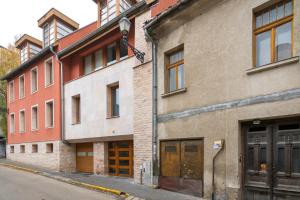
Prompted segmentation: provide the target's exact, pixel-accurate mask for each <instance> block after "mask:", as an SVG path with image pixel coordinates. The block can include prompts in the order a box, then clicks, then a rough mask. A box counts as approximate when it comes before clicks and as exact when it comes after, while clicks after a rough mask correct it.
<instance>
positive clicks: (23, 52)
mask: <svg viewBox="0 0 300 200" xmlns="http://www.w3.org/2000/svg"><path fill="white" fill-rule="evenodd" d="M20 54H21V55H20V56H21V63H24V62H25V61H27V60H28V47H27V45H26V46H24V47H23V48H22V49H21V52H20Z"/></svg>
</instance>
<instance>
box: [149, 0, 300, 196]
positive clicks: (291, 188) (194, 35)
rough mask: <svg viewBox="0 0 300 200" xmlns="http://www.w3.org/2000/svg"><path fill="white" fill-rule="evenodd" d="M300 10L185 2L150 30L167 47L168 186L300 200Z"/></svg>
mask: <svg viewBox="0 0 300 200" xmlns="http://www.w3.org/2000/svg"><path fill="white" fill-rule="evenodd" d="M299 13H300V2H299V1H296V0H295V1H269V0H227V1H218V0H209V1H208V0H198V1H182V2H178V3H177V4H175V5H174V6H172V7H171V8H169V9H168V10H166V11H165V12H163V13H162V14H161V15H160V16H158V17H156V18H154V19H153V20H152V21H150V22H149V23H148V24H147V25H146V30H147V31H148V32H149V33H151V35H152V38H153V40H155V41H156V45H157V46H156V49H157V51H156V55H157V64H156V67H157V79H158V81H157V102H158V107H157V111H158V116H157V120H158V123H157V142H158V148H157V149H158V150H157V155H158V160H159V162H158V166H159V169H160V170H158V171H157V175H159V177H160V178H159V180H160V181H159V184H160V185H161V187H164V188H167V189H171V190H176V191H179V192H183V193H189V194H194V195H197V196H203V197H205V198H210V196H211V194H212V193H213V192H214V191H213V187H214V186H215V193H214V194H215V197H216V198H217V199H230V200H231V199H298V198H300V197H299V195H300V187H299V185H300V179H299V176H298V174H299V172H300V169H299V165H300V163H299V162H300V161H299V160H300V154H299V143H300V140H299V135H300V133H299V131H300V129H299V128H300V126H299V123H300V120H299V114H300V98H299V97H300V79H299V73H300V65H299V53H300V41H299V40H300V39H299V38H300V32H299V30H300V21H299V19H300V16H299ZM154 64H155V63H154ZM222 140H224V142H225V143H224V148H223V149H222V148H218V146H217V145H218V144H219V143H218V142H219V141H222ZM218 151H220V152H219V153H217V152H218ZM291 152H292V153H291ZM215 156H216V157H215ZM214 157H215V168H213V160H214ZM178 170H179V172H178ZM170 171H171V172H170ZM213 172H214V182H215V183H214V184H213V182H212V181H213ZM271 177H273V178H271Z"/></svg>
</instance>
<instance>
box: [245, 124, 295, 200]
mask: <svg viewBox="0 0 300 200" xmlns="http://www.w3.org/2000/svg"><path fill="white" fill-rule="evenodd" d="M245 134H246V135H245V162H244V166H245V167H244V188H245V193H244V194H245V195H244V199H246V200H261V199H263V200H264V199H266V200H273V199H276V200H296V199H300V123H299V121H298V122H293V121H291V122H280V121H279V122H278V121H275V122H268V123H267V124H265V125H256V126H254V125H249V126H246V127H245Z"/></svg>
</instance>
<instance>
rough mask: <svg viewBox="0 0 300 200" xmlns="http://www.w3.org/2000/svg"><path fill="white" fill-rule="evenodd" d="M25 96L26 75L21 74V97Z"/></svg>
mask: <svg viewBox="0 0 300 200" xmlns="http://www.w3.org/2000/svg"><path fill="white" fill-rule="evenodd" d="M24 97H25V75H24V74H23V75H21V76H19V99H23V98H24Z"/></svg>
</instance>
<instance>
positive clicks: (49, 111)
mask: <svg viewBox="0 0 300 200" xmlns="http://www.w3.org/2000/svg"><path fill="white" fill-rule="evenodd" d="M45 126H46V128H53V127H54V100H48V101H46V102H45Z"/></svg>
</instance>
